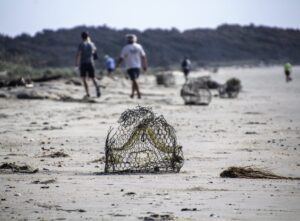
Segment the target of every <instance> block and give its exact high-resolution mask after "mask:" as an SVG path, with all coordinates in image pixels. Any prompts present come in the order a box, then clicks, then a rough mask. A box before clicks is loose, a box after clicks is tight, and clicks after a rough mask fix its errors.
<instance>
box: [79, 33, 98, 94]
mask: <svg viewBox="0 0 300 221" xmlns="http://www.w3.org/2000/svg"><path fill="white" fill-rule="evenodd" d="M81 38H82V42H81V43H80V44H79V46H78V51H77V54H76V67H78V66H79V70H80V77H81V78H82V82H83V85H84V89H85V92H86V95H85V97H90V92H89V86H88V83H87V78H88V77H89V78H90V79H92V81H93V83H94V85H95V88H96V95H97V97H100V96H101V93H100V88H99V86H98V84H97V81H96V78H95V66H94V57H93V54H94V53H95V52H96V46H95V44H94V43H93V42H92V41H91V40H90V37H89V34H88V33H87V32H82V33H81Z"/></svg>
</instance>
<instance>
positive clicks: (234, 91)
mask: <svg viewBox="0 0 300 221" xmlns="http://www.w3.org/2000/svg"><path fill="white" fill-rule="evenodd" d="M241 89H242V85H241V81H240V80H239V79H237V78H230V79H229V80H227V81H226V83H225V84H223V85H222V86H220V87H219V95H220V97H221V98H236V97H237V96H238V94H239V93H240V90H241Z"/></svg>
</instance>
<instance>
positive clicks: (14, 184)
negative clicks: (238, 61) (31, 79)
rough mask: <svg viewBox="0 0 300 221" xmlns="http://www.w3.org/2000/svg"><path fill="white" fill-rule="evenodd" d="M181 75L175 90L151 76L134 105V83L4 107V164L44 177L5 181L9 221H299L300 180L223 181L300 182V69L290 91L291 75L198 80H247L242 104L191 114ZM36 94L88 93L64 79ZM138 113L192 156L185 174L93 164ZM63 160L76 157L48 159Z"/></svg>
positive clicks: (273, 72)
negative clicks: (266, 174)
mask: <svg viewBox="0 0 300 221" xmlns="http://www.w3.org/2000/svg"><path fill="white" fill-rule="evenodd" d="M175 74H176V80H177V84H176V86H175V87H172V88H165V87H158V86H156V84H155V78H154V77H153V76H148V77H145V76H142V77H141V88H142V93H143V99H142V100H138V99H130V98H129V92H130V82H129V81H127V80H125V79H120V80H117V81H115V80H112V79H109V78H104V79H103V81H102V84H103V85H105V86H106V89H103V90H102V93H103V96H102V97H101V98H100V99H95V100H96V101H97V102H96V103H80V102H62V101H55V100H49V99H45V100H20V99H15V98H0V162H1V163H4V162H16V163H18V164H22V163H26V164H29V165H30V166H32V167H34V168H39V172H38V173H35V174H18V173H7V172H1V174H0V199H1V200H0V220H12V219H16V220H299V217H300V185H299V184H300V181H292V180H266V179H260V180H259V179H230V178H227V179H225V178H220V176H219V174H220V172H222V171H223V170H224V169H226V168H227V167H229V166H256V167H259V168H264V169H268V170H270V171H272V172H274V173H276V174H278V175H283V176H294V177H300V170H299V168H300V158H299V157H300V114H299V113H300V100H299V99H300V98H299V97H300V67H294V69H293V73H292V77H293V81H292V82H291V83H288V84H287V83H286V82H285V81H284V75H283V71H282V68H281V67H263V68H223V69H220V70H219V72H218V73H216V74H212V73H209V72H205V71H202V72H198V73H192V74H191V76H193V75H194V76H196V75H206V74H210V75H211V76H212V78H213V79H215V80H217V81H220V82H225V80H226V79H228V78H230V77H238V78H239V79H241V81H242V85H243V91H242V92H241V93H240V95H239V97H238V98H237V99H220V98H218V97H213V100H212V102H211V104H210V105H209V106H185V105H183V100H182V99H181V97H180V96H179V91H180V88H181V85H182V83H183V77H182V75H181V73H175ZM91 89H94V88H91ZM20 90H24V88H17V89H12V90H10V91H8V90H7V89H1V90H0V94H2V96H4V95H6V96H7V95H9V96H13V95H14V94H16V93H17V92H18V91H20ZM26 90H27V91H30V90H37V91H39V92H40V93H46V94H49V93H52V94H51V96H50V97H52V98H53V97H54V98H55V97H59V96H61V94H66V95H68V96H69V95H71V96H72V97H75V98H81V97H82V95H83V88H82V87H81V86H74V85H67V84H65V81H62V80H61V81H59V82H56V83H55V84H54V83H53V82H49V83H43V84H42V85H40V86H38V85H36V87H35V88H33V89H26ZM92 92H94V90H92ZM214 93H215V92H214ZM138 104H140V105H145V106H151V107H152V108H153V110H154V111H155V112H156V113H159V114H163V115H164V117H165V118H166V120H167V121H168V122H169V123H170V124H171V125H173V126H174V127H175V129H176V131H177V137H178V141H179V143H180V144H181V145H182V146H183V151H184V157H185V163H184V166H183V168H182V169H181V171H180V173H178V174H133V175H101V174H98V175H97V174H95V173H97V172H102V171H103V169H104V164H103V163H102V162H93V161H94V160H97V159H100V158H102V157H103V156H104V145H105V138H106V135H107V131H108V129H109V128H110V127H111V126H116V125H117V124H116V122H117V120H118V118H119V116H120V114H121V113H122V112H123V111H124V110H126V109H128V108H133V107H135V106H136V105H138ZM56 151H63V152H64V153H66V154H68V155H69V157H59V158H51V157H41V156H44V155H48V154H51V153H54V152H56ZM48 180H50V181H49V183H48V182H47V181H48ZM45 181H46V182H45Z"/></svg>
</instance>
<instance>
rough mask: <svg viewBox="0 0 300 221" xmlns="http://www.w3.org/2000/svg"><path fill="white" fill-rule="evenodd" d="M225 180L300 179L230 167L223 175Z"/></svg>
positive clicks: (260, 170)
mask: <svg viewBox="0 0 300 221" xmlns="http://www.w3.org/2000/svg"><path fill="white" fill-rule="evenodd" d="M220 176H221V177H223V178H248V179H289V180H300V177H286V176H279V175H276V174H274V173H272V172H270V171H266V170H262V169H258V168H251V167H249V166H247V167H229V168H228V169H226V170H224V171H223V172H222V173H221V174H220Z"/></svg>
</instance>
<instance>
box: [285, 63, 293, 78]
mask: <svg viewBox="0 0 300 221" xmlns="http://www.w3.org/2000/svg"><path fill="white" fill-rule="evenodd" d="M291 72H292V65H291V64H290V63H286V64H284V73H285V80H286V82H289V81H291V80H292V78H291Z"/></svg>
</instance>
